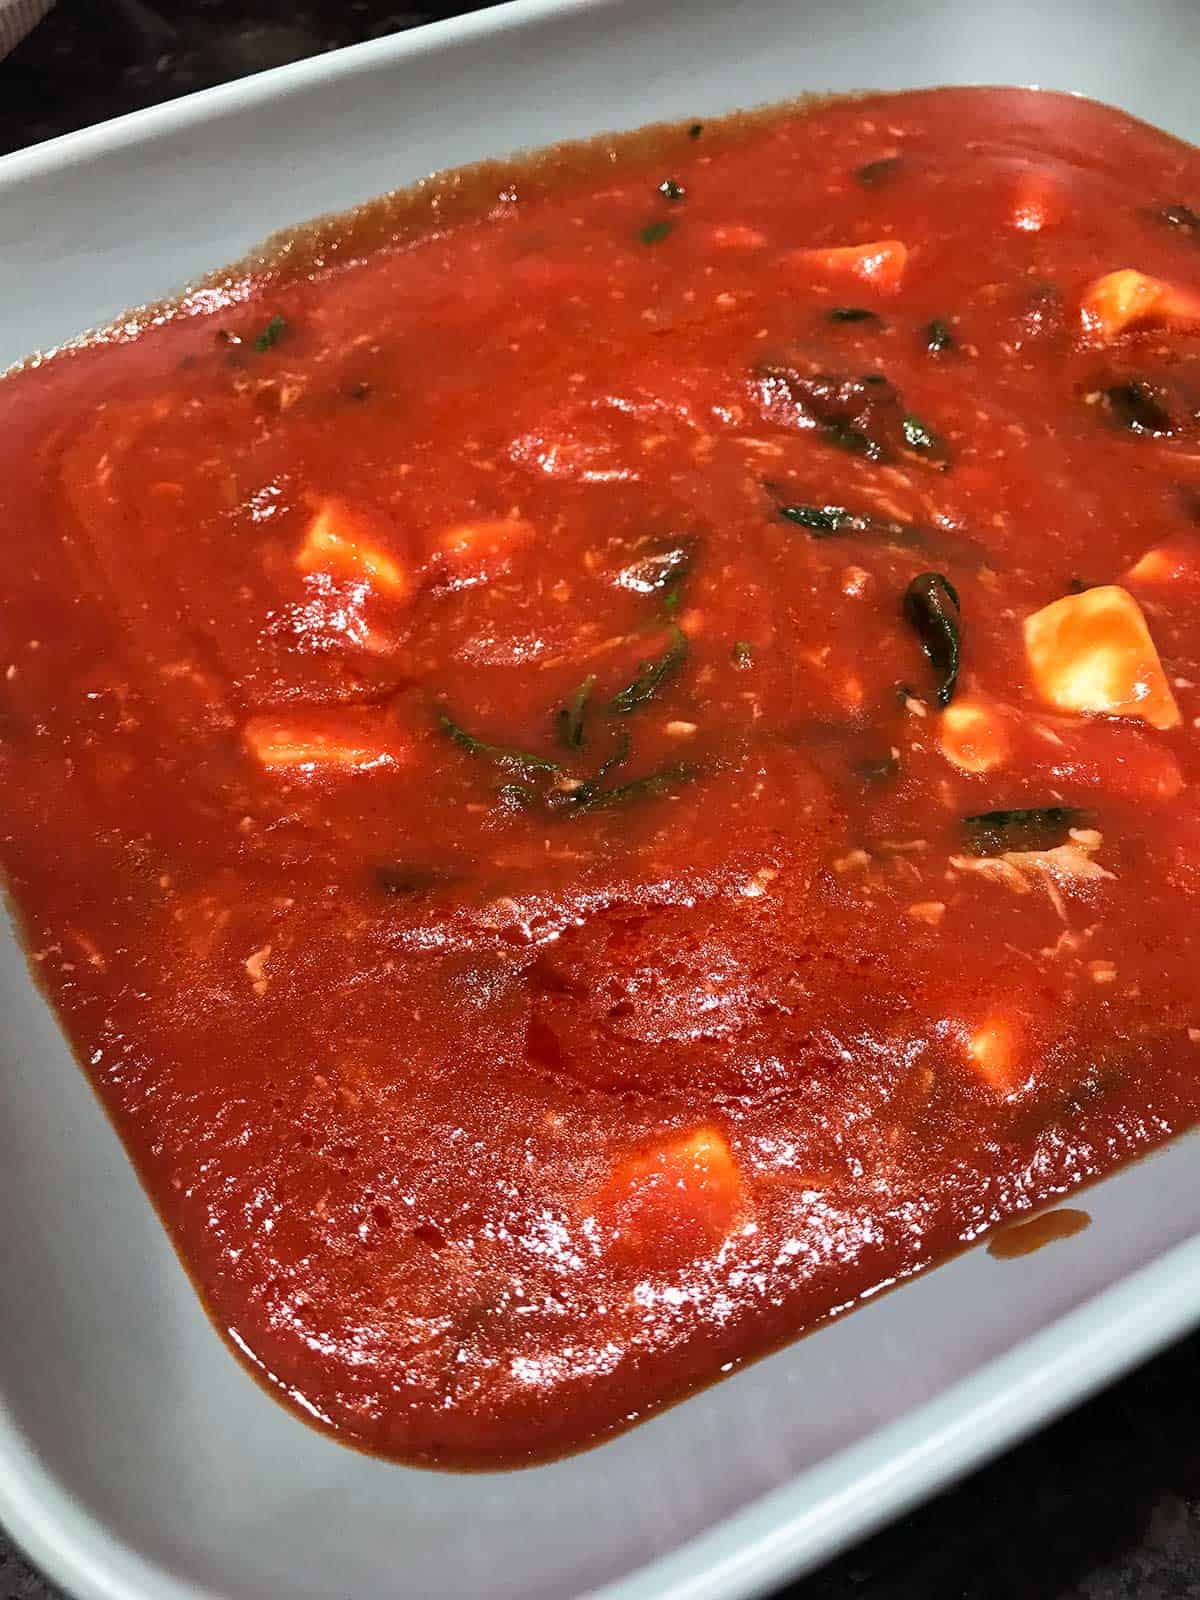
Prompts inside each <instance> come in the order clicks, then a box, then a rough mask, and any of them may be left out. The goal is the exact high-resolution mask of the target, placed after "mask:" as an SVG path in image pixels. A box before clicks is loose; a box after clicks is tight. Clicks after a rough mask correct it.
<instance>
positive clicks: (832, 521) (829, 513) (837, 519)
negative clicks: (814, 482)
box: [779, 506, 869, 539]
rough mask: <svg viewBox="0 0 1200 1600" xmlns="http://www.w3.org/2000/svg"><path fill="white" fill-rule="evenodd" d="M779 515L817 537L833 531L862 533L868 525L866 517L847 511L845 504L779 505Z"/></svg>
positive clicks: (822, 536)
mask: <svg viewBox="0 0 1200 1600" xmlns="http://www.w3.org/2000/svg"><path fill="white" fill-rule="evenodd" d="M779 515H780V516H781V517H783V518H784V520H785V521H787V522H794V523H795V524H796V526H797V527H798V528H807V530H808V531H809V533H812V534H815V535H816V537H817V538H818V539H827V538H829V537H830V536H831V535H832V534H835V533H862V532H863V531H864V529H866V528H867V527H868V526H869V519H868V518H867V517H860V516H858V515H857V514H856V513H855V512H853V511H848V510H847V509H846V507H845V506H780V508H779Z"/></svg>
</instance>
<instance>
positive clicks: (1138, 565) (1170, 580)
mask: <svg viewBox="0 0 1200 1600" xmlns="http://www.w3.org/2000/svg"><path fill="white" fill-rule="evenodd" d="M1125 582H1126V583H1132V584H1137V585H1142V586H1145V587H1157V586H1158V585H1160V584H1171V585H1174V586H1176V587H1179V588H1183V587H1185V586H1186V587H1187V588H1196V587H1200V546H1197V545H1196V544H1195V543H1192V544H1160V545H1155V546H1154V547H1153V548H1152V549H1150V550H1147V551H1146V553H1145V555H1144V556H1142V557H1141V559H1140V560H1138V561H1135V562H1134V564H1133V566H1132V567H1130V569H1129V571H1128V572H1127V573H1126V574H1125Z"/></svg>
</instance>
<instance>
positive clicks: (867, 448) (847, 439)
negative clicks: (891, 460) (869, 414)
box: [828, 422, 887, 461]
mask: <svg viewBox="0 0 1200 1600" xmlns="http://www.w3.org/2000/svg"><path fill="white" fill-rule="evenodd" d="M828 438H829V442H830V444H836V445H837V447H838V449H839V450H847V451H849V453H850V454H851V455H852V456H865V457H866V459H867V460H868V461H885V460H886V459H887V452H886V450H885V449H884V447H883V445H882V444H880V442H879V440H878V439H874V438H872V437H871V435H870V434H869V433H864V432H863V430H862V429H861V428H854V427H851V426H850V425H849V424H848V423H844V422H839V423H835V424H834V426H833V427H832V428H830V429H829V433H828Z"/></svg>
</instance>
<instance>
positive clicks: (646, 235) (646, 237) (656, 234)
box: [638, 217, 675, 244]
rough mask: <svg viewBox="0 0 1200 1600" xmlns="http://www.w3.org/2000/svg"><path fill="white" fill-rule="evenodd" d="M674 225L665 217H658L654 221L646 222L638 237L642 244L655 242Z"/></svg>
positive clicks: (664, 235) (665, 235)
mask: <svg viewBox="0 0 1200 1600" xmlns="http://www.w3.org/2000/svg"><path fill="white" fill-rule="evenodd" d="M674 226H675V224H674V223H673V222H670V221H668V219H667V218H666V217H659V219H658V220H657V221H656V222H648V223H647V224H646V226H645V227H644V228H643V229H642V231H641V233H640V234H639V235H638V237H639V238H640V239H641V241H642V243H643V244H657V243H658V242H659V240H660V239H665V238H666V237H667V235H668V234H669V233H670V231H671V229H672V228H673V227H674Z"/></svg>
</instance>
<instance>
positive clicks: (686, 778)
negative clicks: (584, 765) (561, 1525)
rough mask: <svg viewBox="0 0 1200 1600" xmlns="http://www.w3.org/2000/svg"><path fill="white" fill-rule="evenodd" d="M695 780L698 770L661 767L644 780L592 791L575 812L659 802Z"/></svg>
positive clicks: (636, 779) (694, 768) (634, 779)
mask: <svg viewBox="0 0 1200 1600" xmlns="http://www.w3.org/2000/svg"><path fill="white" fill-rule="evenodd" d="M697 777H699V768H697V767H688V766H675V767H662V768H661V769H660V770H659V771H658V772H650V773H647V774H646V776H645V777H644V778H633V779H631V780H630V782H629V783H621V784H618V785H617V786H616V787H615V788H612V789H595V790H593V791H592V792H591V793H590V794H589V795H588V796H587V798H586V799H583V800H580V801H579V802H578V803H577V805H576V806H575V811H576V813H580V812H584V811H608V810H611V809H612V808H613V807H614V806H624V805H629V804H630V803H631V802H632V801H634V800H653V799H658V798H660V797H661V796H662V795H666V794H670V793H671V791H672V790H673V789H678V788H680V787H681V786H682V785H683V784H685V783H691V782H692V780H693V779H694V778H697Z"/></svg>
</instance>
